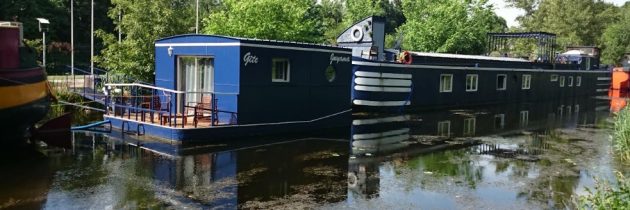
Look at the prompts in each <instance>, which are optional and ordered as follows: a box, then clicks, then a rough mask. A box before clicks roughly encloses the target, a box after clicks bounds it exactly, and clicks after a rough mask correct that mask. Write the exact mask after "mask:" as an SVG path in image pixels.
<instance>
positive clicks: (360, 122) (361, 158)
mask: <svg viewBox="0 0 630 210" xmlns="http://www.w3.org/2000/svg"><path fill="white" fill-rule="evenodd" d="M608 103H609V101H607V100H595V99H593V98H572V99H566V100H558V101H549V102H539V103H525V104H500V105H496V106H490V107H466V108H457V109H450V110H430V111H424V112H417V113H413V114H400V115H390V116H374V117H370V116H365V115H355V119H354V120H353V123H352V129H351V130H352V143H351V145H352V151H351V154H350V159H349V168H348V188H349V190H350V193H349V195H351V196H353V197H354V199H353V200H355V201H356V200H361V199H368V200H369V199H372V198H376V197H379V194H381V193H383V192H381V190H385V192H387V193H391V190H388V189H390V188H391V187H389V186H382V185H383V183H390V181H391V180H389V179H390V178H387V177H390V176H402V175H400V174H404V173H403V172H401V170H402V171H407V170H408V169H409V168H410V167H411V168H413V167H421V169H422V170H420V174H416V175H415V176H420V177H426V176H431V175H432V174H439V176H444V175H446V176H450V177H461V178H460V179H462V180H463V181H462V182H463V183H467V184H469V185H471V186H475V185H476V183H477V182H479V181H482V180H481V179H482V178H481V177H482V175H481V174H483V167H480V166H474V164H472V163H466V164H461V163H459V164H456V163H451V162H449V158H455V159H458V160H461V159H466V157H470V156H471V155H474V154H477V155H491V156H494V157H496V158H514V159H517V160H524V161H537V160H538V159H537V156H538V155H541V154H542V153H544V152H545V151H546V150H545V149H546V148H547V147H548V145H547V144H546V143H545V141H543V140H541V139H543V138H542V137H538V136H537V135H536V134H534V135H532V133H544V132H546V131H549V130H553V129H554V128H577V127H580V126H586V125H593V124H595V123H596V122H598V121H600V119H605V118H606V117H608V112H607V111H608V109H609V105H608ZM487 139H506V140H507V142H504V143H496V142H495V141H487ZM518 139H528V140H526V141H524V142H525V143H523V142H516V141H517V140H518ZM510 140H514V142H510ZM462 148H464V149H463V150H462ZM455 149H456V150H455ZM448 151H450V152H448ZM412 163H413V164H412ZM410 164H412V165H413V166H410ZM392 171H393V172H392ZM422 171H424V172H425V173H423V172H422ZM392 174H394V175H392ZM475 174H476V175H475ZM383 178H386V179H388V180H387V181H384V180H382V179H383ZM416 178H417V177H416ZM416 178H409V179H416ZM420 179H421V178H420ZM455 179H456V180H457V178H455ZM425 181H426V180H425ZM433 181H435V180H433ZM422 183H423V185H424V184H426V185H431V184H429V183H425V182H422ZM390 184H391V183H390ZM425 187H426V186H421V188H425ZM515 197H516V196H515ZM359 198H360V199H359ZM421 200H422V199H421ZM430 202H431V201H430ZM432 202H435V201H432ZM445 203H449V202H448V201H445ZM435 207H436V208H450V207H452V206H450V207H449V206H448V205H438V206H435Z"/></svg>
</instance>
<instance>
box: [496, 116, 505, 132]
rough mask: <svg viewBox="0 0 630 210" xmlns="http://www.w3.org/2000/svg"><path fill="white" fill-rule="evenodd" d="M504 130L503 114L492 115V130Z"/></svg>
mask: <svg viewBox="0 0 630 210" xmlns="http://www.w3.org/2000/svg"><path fill="white" fill-rule="evenodd" d="M503 128H505V114H496V115H494V129H503Z"/></svg>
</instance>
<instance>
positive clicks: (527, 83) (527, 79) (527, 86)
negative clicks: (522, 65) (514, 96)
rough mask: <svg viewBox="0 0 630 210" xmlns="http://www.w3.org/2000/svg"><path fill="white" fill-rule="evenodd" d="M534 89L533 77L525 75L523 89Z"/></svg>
mask: <svg viewBox="0 0 630 210" xmlns="http://www.w3.org/2000/svg"><path fill="white" fill-rule="evenodd" d="M531 87H532V75H529V74H523V81H522V83H521V89H523V90H527V89H530V88H531Z"/></svg>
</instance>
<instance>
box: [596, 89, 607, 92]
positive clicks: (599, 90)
mask: <svg viewBox="0 0 630 210" xmlns="http://www.w3.org/2000/svg"><path fill="white" fill-rule="evenodd" d="M596 91H597V92H608V89H597V90H596Z"/></svg>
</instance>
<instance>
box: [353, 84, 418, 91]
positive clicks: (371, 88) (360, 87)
mask: <svg viewBox="0 0 630 210" xmlns="http://www.w3.org/2000/svg"><path fill="white" fill-rule="evenodd" d="M354 90H360V91H368V92H390V93H410V92H411V88H405V87H377V86H363V85H355V86H354Z"/></svg>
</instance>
